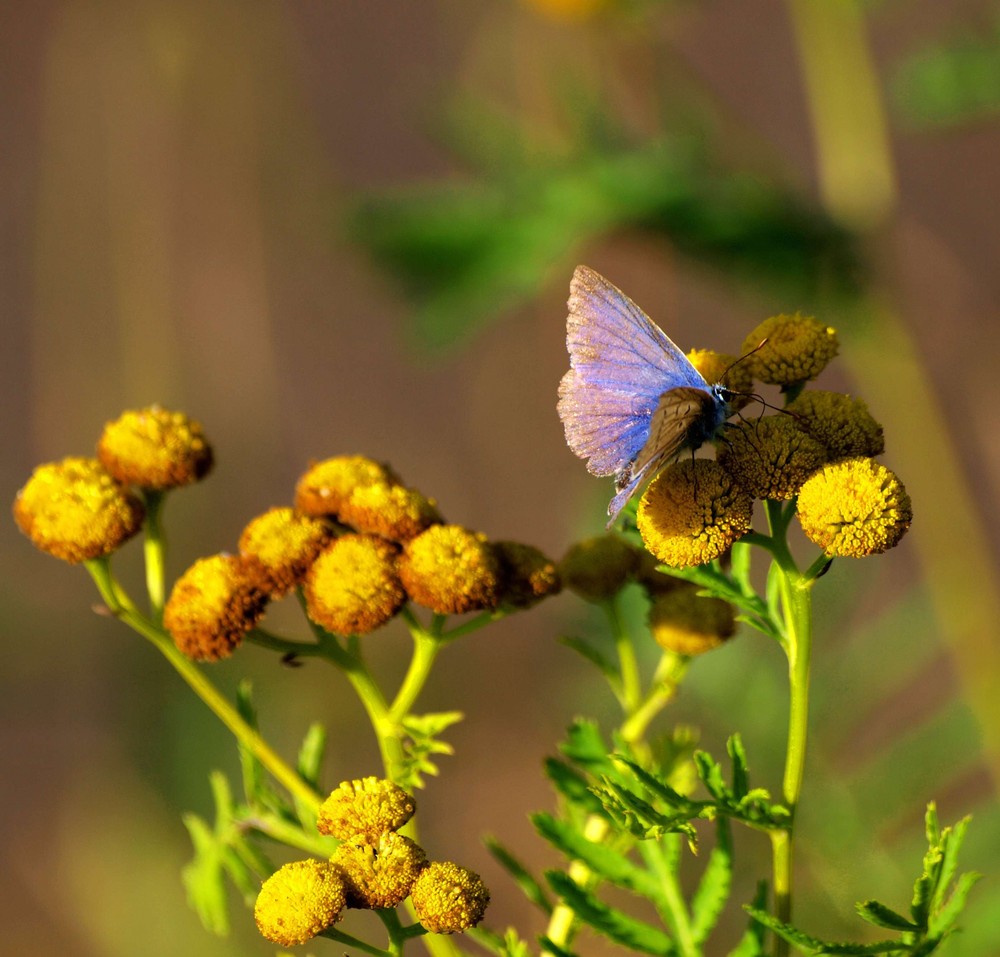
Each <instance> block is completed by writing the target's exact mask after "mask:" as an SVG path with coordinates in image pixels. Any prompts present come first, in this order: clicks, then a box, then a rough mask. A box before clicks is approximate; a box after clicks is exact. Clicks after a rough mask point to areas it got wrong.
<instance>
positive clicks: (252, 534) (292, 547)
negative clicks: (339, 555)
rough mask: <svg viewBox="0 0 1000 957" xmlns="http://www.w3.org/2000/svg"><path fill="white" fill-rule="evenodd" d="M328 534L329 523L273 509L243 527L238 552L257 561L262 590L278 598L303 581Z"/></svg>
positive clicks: (283, 508) (286, 510) (329, 530)
mask: <svg viewBox="0 0 1000 957" xmlns="http://www.w3.org/2000/svg"><path fill="white" fill-rule="evenodd" d="M331 535H332V531H331V529H330V526H329V525H327V524H326V523H325V522H322V521H320V519H318V518H311V517H310V516H308V515H303V514H301V513H300V512H296V511H294V510H293V509H291V508H287V507H284V506H283V507H280V508H272V509H269V510H268V511H266V512H265V513H264V514H263V515H258V516H257V518H255V519H253V520H252V521H251V522H250V523H249V524H248V525H247V526H246V528H244V529H243V534H241V535H240V546H239V547H240V554H241V555H243V556H245V557H246V558H250V559H252V560H253V561H254V562H255V563H256V565H257V567H258V569H259V570H260V573H261V585H262V587H263V589H264V590H265V591H266V592H268V594H270V595H271V596H272V597H275V598H278V597H281V596H282V595H285V594H287V593H288V592H289V591H291V590H292V589H293V588H294V587H295V586H296V585H300V584H301V583H302V581H303V580H304V579H305V577H306V572H307V571H308V570H309V567H310V565H312V563H313V562H314V561H315V560H316V557H317V556H318V555H319V553H320V552H321V551H322V550H323V548H324V546H325V545H326V544H327V543H328V542H329V541H330V538H331Z"/></svg>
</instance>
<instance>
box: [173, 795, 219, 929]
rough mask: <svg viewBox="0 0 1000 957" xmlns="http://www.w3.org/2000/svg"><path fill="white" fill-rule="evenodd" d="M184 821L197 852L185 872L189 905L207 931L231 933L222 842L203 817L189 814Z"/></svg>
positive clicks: (182, 874) (182, 876)
mask: <svg viewBox="0 0 1000 957" xmlns="http://www.w3.org/2000/svg"><path fill="white" fill-rule="evenodd" d="M183 820H184V826H185V827H186V828H187V830H188V834H190V835H191V843H192V844H193V845H194V852H195V853H194V859H193V860H192V861H191V862H190V863H189V864H187V865H186V866H185V867H184V869H183V870H182V871H181V880H182V881H183V883H184V889H185V891H186V892H187V899H188V904H189V905H190V906H191V908H192V909H193V910H194V912H195V913H196V914H197V915H198V919H199V920H200V921H201V923H202V926H203V927H204V928H205V929H206V930H207V931H209V932H210V933H213V934H217V935H218V936H220V937H222V936H225V935H226V934H228V933H229V907H228V901H227V895H226V883H225V871H224V868H223V866H222V856H221V853H220V849H219V845H218V842H217V841H216V838H215V835H214V833H213V832H212V829H211V828H210V827H209V826H208V824H207V823H206V822H205V821H203V820H202V819H201V818H200V817H197V816H196V815H194V814H185V815H184V819H183Z"/></svg>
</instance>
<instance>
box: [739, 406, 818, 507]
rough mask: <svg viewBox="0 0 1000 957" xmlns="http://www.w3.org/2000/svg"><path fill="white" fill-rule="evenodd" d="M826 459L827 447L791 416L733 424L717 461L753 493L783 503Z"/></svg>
mask: <svg viewBox="0 0 1000 957" xmlns="http://www.w3.org/2000/svg"><path fill="white" fill-rule="evenodd" d="M826 461H827V453H826V449H825V448H824V447H823V446H822V445H820V443H819V442H817V441H816V440H815V439H814V438H812V437H811V436H809V435H807V434H806V433H805V432H803V431H802V429H800V428H799V427H798V425H797V423H796V421H795V419H794V418H793V417H792V416H790V415H767V416H764V417H763V418H761V419H750V420H749V421H747V422H741V423H739V424H738V425H733V426H731V427H730V428H728V429H726V434H725V441H724V442H723V443H722V445H721V447H720V448H719V464H720V465H721V466H722V467H723V468H724V469H725V470H726V471H727V472H728V473H729V474H730V475H732V477H733V478H734V479H735V480H736V481H737V482H738V483H739V484H740V485H742V486H743V488H744V489H746V490H747V491H748V492H749V493H750V494H751V495H752V496H754V497H755V498H769V499H775V500H777V501H782V502H784V501H788V500H789V499H792V498H794V497H795V496H796V495H797V494H798V491H799V489H800V488H801V487H802V483H803V482H804V481H805V480H806V479H807V478H809V476H810V475H812V473H813V472H815V471H816V469H818V468H819V467H820V466H821V465H823V464H825V463H826Z"/></svg>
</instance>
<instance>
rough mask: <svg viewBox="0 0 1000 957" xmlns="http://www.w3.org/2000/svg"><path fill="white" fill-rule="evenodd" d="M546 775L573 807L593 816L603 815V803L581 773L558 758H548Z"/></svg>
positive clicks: (545, 764) (545, 766)
mask: <svg viewBox="0 0 1000 957" xmlns="http://www.w3.org/2000/svg"><path fill="white" fill-rule="evenodd" d="M544 768H545V775H546V777H547V778H548V779H549V780H550V781H551V782H552V785H553V786H554V787H555V789H556V791H558V792H559V794H560V795H562V797H563V798H564V799H565V800H566V801H567V802H568V803H569V804H570V805H572V806H575V807H579V808H581V809H583V810H584V811H586V812H587V813H591V814H601V813H602V812H603V809H602V807H601V802H600V801H599V800H598V799H597V797H596V796H595V795H594V794H593V793H592V792H591V790H590V782H589V781H588V780H587V779H586V777H584V775H582V774H581V773H580V772H579V771H577V770H575V769H574V768H571V767H570V766H569V765H568V764H566V763H565V762H564V761H560V760H558V759H557V758H546V759H545V762H544Z"/></svg>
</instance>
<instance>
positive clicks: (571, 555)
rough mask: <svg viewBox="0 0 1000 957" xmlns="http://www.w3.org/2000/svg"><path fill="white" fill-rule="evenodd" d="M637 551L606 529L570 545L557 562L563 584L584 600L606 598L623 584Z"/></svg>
mask: <svg viewBox="0 0 1000 957" xmlns="http://www.w3.org/2000/svg"><path fill="white" fill-rule="evenodd" d="M638 562H639V553H638V552H637V551H636V550H635V549H634V548H633V547H632V546H631V545H629V543H628V542H626V541H625V539H624V538H622V537H621V536H620V535H616V534H614V533H613V532H608V533H607V534H606V535H596V536H594V537H593V538H585V539H584V540H583V541H581V542H577V543H576V544H575V545H572V546H570V549H569V551H568V552H566V554H565V555H564V556H563V559H562V561H561V562H560V563H559V574H560V576H561V577H562V580H563V584H564V585H565V586H566V587H567V588H568V589H569V590H570V591H571V592H573V593H574V594H577V595H579V596H580V597H581V598H584V599H586V600H587V601H605V600H607V599H608V598H611V597H612V596H613V595H616V594H618V592H619V591H620V590H621V589H622V588H623V587H624V586H625V583H626V582H627V581H628V580H629V578H630V577H631V575H632V573H633V572H634V571H635V570H636V567H637V565H638Z"/></svg>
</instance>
